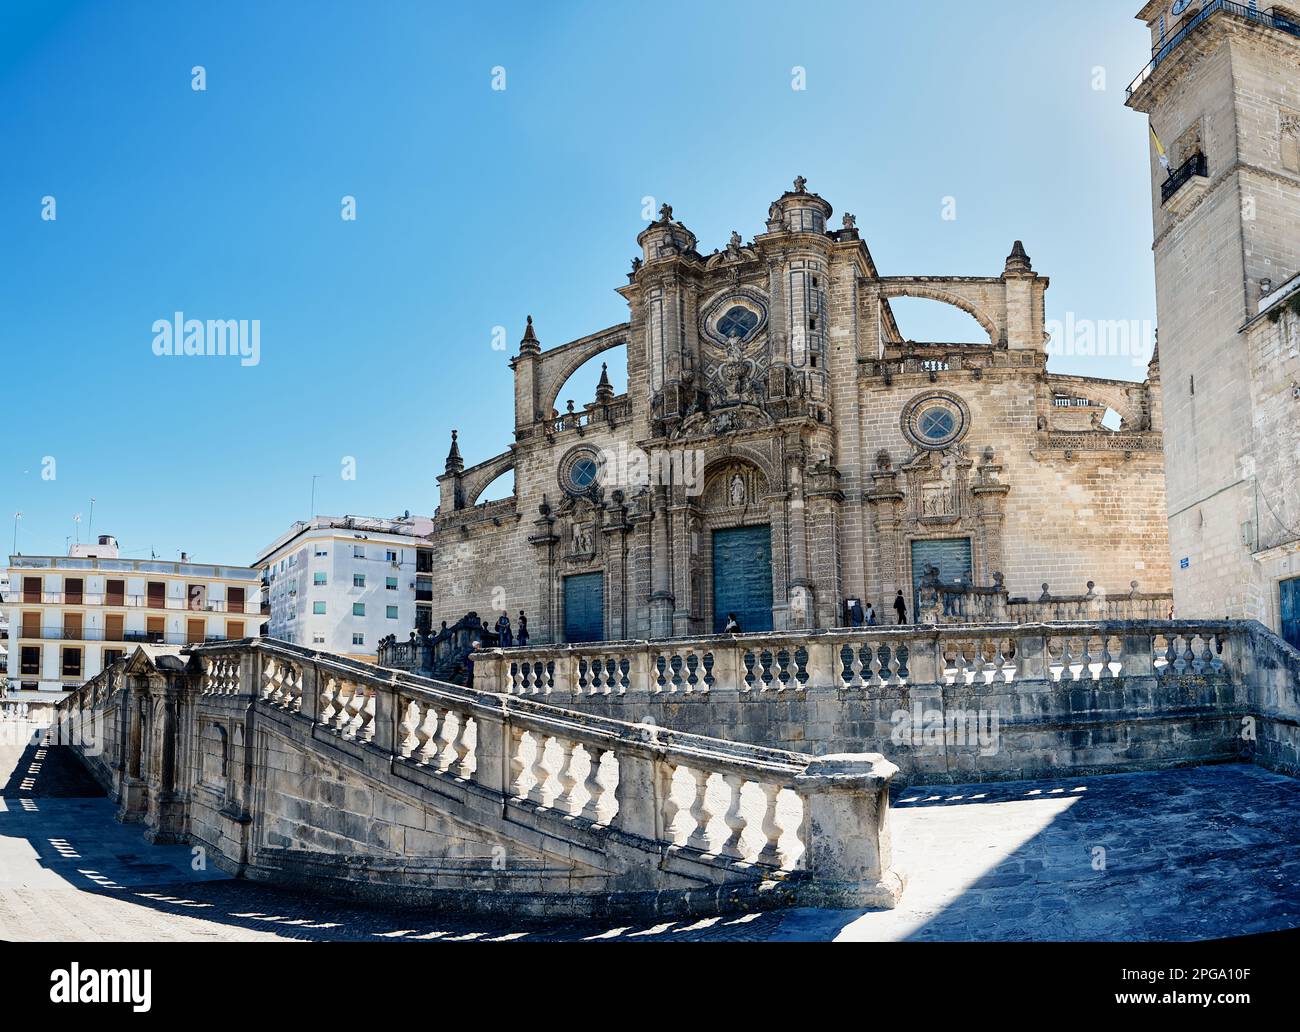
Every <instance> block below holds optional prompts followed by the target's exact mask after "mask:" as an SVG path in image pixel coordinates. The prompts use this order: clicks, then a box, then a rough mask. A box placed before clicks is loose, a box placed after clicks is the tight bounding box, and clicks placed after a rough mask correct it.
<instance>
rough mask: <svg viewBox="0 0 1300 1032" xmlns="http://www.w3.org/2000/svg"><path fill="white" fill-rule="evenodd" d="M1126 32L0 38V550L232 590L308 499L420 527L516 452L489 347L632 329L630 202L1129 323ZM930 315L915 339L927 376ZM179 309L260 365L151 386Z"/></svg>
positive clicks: (407, 22)
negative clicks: (782, 216) (453, 485)
mask: <svg viewBox="0 0 1300 1032" xmlns="http://www.w3.org/2000/svg"><path fill="white" fill-rule="evenodd" d="M1139 6H1140V4H1139V3H1138V0H1089V2H1088V3H1086V4H1081V3H1065V2H1059V0H1023V2H1016V0H1005V2H999V3H965V2H955V0H954V2H944V0H932V2H929V3H926V4H913V3H888V4H887V3H870V2H865V0H856V2H843V3H840V2H825V3H808V4H804V5H795V6H791V5H790V4H788V3H779V4H778V3H768V2H747V3H716V2H706V3H699V2H695V3H677V2H657V3H635V4H633V3H608V2H606V3H573V2H547V3H536V2H532V3H494V4H490V5H476V4H454V5H453V4H440V3H439V4H435V3H432V2H423V3H414V2H412V3H406V2H398V0H386V2H383V3H361V2H355V3H345V2H333V3H330V2H324V3H308V2H306V0H296V2H294V0H282V2H278V3H274V4H266V3H253V2H247V3H239V2H235V3H222V4H212V3H189V2H169V3H161V2H158V3H152V4H146V3H136V2H132V0H121V2H115V3H24V2H22V0H8V2H6V3H5V4H4V5H3V7H0V100H2V103H0V140H3V141H4V142H3V146H4V160H3V162H0V225H2V226H3V232H4V251H3V254H4V268H3V275H2V276H0V316H2V317H0V349H2V350H3V355H4V359H5V361H4V371H5V376H4V383H5V395H6V397H7V401H8V403H7V405H6V411H7V415H8V418H7V419H6V421H5V423H6V433H5V437H4V440H5V444H4V447H3V449H0V459H2V461H0V533H3V535H4V537H3V540H4V542H5V544H4V547H5V548H6V549H8V548H9V547H10V545H11V544H12V533H13V521H12V514H13V513H14V512H15V511H16V510H22V511H23V513H24V518H23V520H22V523H21V527H20V537H19V547H20V550H21V551H23V552H26V553H28V554H36V553H55V554H61V553H62V552H63V551H64V549H65V545H66V539H67V538H68V537H69V536H70V535H73V534H74V532H79V533H80V534H81V538H82V540H85V539H86V535H87V534H88V532H89V529H90V528H89V525H88V517H89V511H90V501H89V500H90V498H92V497H93V498H95V499H96V502H95V509H94V513H95V517H94V531H95V532H96V533H113V534H115V535H116V536H117V537H118V538H119V540H120V541H121V545H122V548H123V550H124V552H125V553H126V554H129V555H132V556H140V555H143V556H148V555H149V554H150V552H151V551H152V552H155V553H156V554H157V555H158V556H159V557H162V558H174V557H176V556H177V554H178V553H179V551H180V550H181V549H184V550H185V551H187V552H189V553H190V554H191V555H192V556H194V557H195V558H197V559H199V560H200V561H207V562H226V563H247V562H250V561H252V559H253V558H255V556H256V554H257V552H258V550H259V549H260V548H261V547H262V546H263V545H265V544H267V543H268V542H269V541H271V540H272V539H273V538H274V537H275V536H277V535H278V534H279V533H281V532H282V531H283V530H285V529H286V528H287V527H288V525H289V524H290V523H291V522H292V521H293V520H295V519H301V518H304V517H306V516H307V515H308V511H309V509H310V503H311V484H312V479H311V478H312V475H313V474H319V477H320V478H319V480H318V481H317V487H316V511H317V512H322V513H344V512H347V513H359V514H367V515H382V516H392V515H396V514H400V513H401V512H402V511H403V510H406V509H410V510H412V511H416V512H424V513H429V512H432V510H433V508H434V506H435V505H436V504H437V499H436V483H435V480H434V478H435V477H436V476H437V474H438V473H440V472H441V470H442V465H443V459H444V457H445V455H446V452H447V442H448V432H449V430H450V428H452V427H457V428H459V429H460V431H461V441H462V446H463V450H464V452H465V457H466V460H467V461H468V462H471V463H472V462H475V461H478V460H480V459H483V458H486V457H488V456H490V455H492V454H495V453H496V452H498V451H500V450H502V449H504V448H505V447H507V446H508V444H509V442H510V440H511V431H512V422H513V408H512V386H511V376H510V371H509V369H508V367H507V365H506V362H507V360H508V357H509V351H507V352H505V353H503V352H500V351H495V350H493V348H492V335H493V328H494V327H496V326H504V327H506V329H507V339H508V343H509V346H510V348H511V349H513V347H514V345H515V344H516V343H517V341H518V339H519V336H520V334H521V332H522V328H523V324H524V317H525V315H526V314H528V313H532V314H533V316H534V319H535V321H536V325H537V331H538V334H539V336H540V337H541V339H542V343H543V346H553V345H556V344H560V343H563V342H565V341H567V340H570V339H573V338H575V337H579V336H582V335H584V334H586V333H590V332H592V331H594V330H597V329H600V328H603V327H605V326H608V325H611V324H613V323H616V322H620V321H622V320H623V319H624V318H626V307H625V305H624V303H623V301H622V299H621V298H620V297H619V296H618V295H617V294H615V293H614V288H615V287H617V286H619V285H620V284H622V283H625V282H626V279H625V273H626V271H627V269H628V263H629V261H630V259H631V258H632V257H633V255H634V254H635V253H636V245H635V238H636V234H637V233H638V232H639V231H640V229H641V228H642V227H643V225H644V223H643V221H642V199H643V198H645V197H653V198H655V203H656V205H657V204H658V203H660V202H662V201H668V202H669V203H671V204H672V205H673V207H674V212H675V216H676V217H677V218H679V219H681V220H682V221H683V222H685V224H686V225H687V226H689V227H690V228H691V229H692V230H693V231H694V232H695V233H696V234H697V235H698V237H699V239H700V247H701V250H703V251H705V252H708V251H711V250H713V248H715V247H721V246H724V245H725V242H726V238H727V235H728V233H729V232H730V231H731V230H732V229H733V228H734V229H737V230H739V231H740V233H741V234H742V235H743V236H744V237H745V238H746V239H748V238H750V237H752V236H753V235H755V234H757V233H759V232H762V230H763V219H764V216H765V213H766V211H767V205H768V203H769V202H770V201H772V200H773V199H775V198H776V197H777V196H779V195H780V193H781V192H782V191H783V190H785V189H787V188H788V187H789V184H790V181H791V180H792V179H793V177H794V176H795V175H796V174H802V175H804V176H806V177H807V179H808V184H809V188H810V189H812V190H816V191H817V192H819V193H820V194H822V195H823V196H824V197H826V198H827V199H828V200H829V201H830V202H831V203H832V204H833V205H834V206H835V208H836V216H835V218H834V219H833V224H834V225H838V223H839V218H838V216H839V213H841V212H844V211H852V212H853V213H854V214H856V215H857V220H858V227H859V229H860V230H861V232H862V234H863V237H864V239H866V241H867V242H868V245H869V246H870V248H871V251H872V254H873V256H874V257H875V259H876V262H877V264H878V266H879V267H880V269H881V271H882V273H884V274H886V275H904V274H932V275H942V274H973V275H988V274H992V275H996V274H997V273H999V272H1000V271H1001V268H1002V262H1003V259H1004V258H1005V256H1006V255H1007V253H1008V251H1009V250H1010V248H1011V244H1012V241H1013V240H1014V239H1016V238H1021V239H1023V240H1024V241H1025V245H1026V248H1027V249H1028V251H1029V253H1030V255H1031V256H1032V258H1033V260H1034V265H1035V268H1036V269H1037V270H1038V271H1040V272H1042V273H1046V274H1048V275H1050V276H1051V278H1052V287H1051V289H1050V290H1049V291H1048V317H1049V319H1051V318H1056V319H1064V318H1065V315H1066V313H1067V312H1070V313H1073V314H1074V316H1075V317H1076V318H1079V319H1095V320H1154V311H1155V301H1154V287H1153V274H1152V265H1151V256H1150V241H1151V215H1150V204H1149V196H1148V172H1147V135H1146V133H1147V131H1146V122H1145V119H1144V118H1142V117H1141V116H1139V115H1137V114H1135V113H1133V112H1130V111H1128V110H1127V109H1126V108H1125V107H1124V106H1123V97H1124V86H1125V85H1126V84H1127V82H1128V81H1129V79H1130V78H1131V77H1132V76H1133V75H1134V74H1135V73H1136V72H1137V71H1138V69H1139V68H1140V67H1141V66H1142V64H1143V63H1144V62H1145V60H1146V58H1147V56H1148V52H1147V45H1148V41H1147V37H1146V32H1145V29H1144V27H1143V26H1142V25H1141V24H1140V23H1139V22H1137V21H1135V20H1134V18H1133V15H1134V14H1135V12H1136V10H1137V9H1138V7H1139ZM196 65H201V66H203V67H204V69H205V72H206V86H207V88H206V90H204V91H202V92H198V91H195V90H193V89H192V88H191V78H192V76H191V69H192V68H193V67H194V66H196ZM496 66H501V67H504V68H505V70H506V89H505V90H504V91H494V90H493V89H492V88H491V84H492V69H493V68H494V67H496ZM795 66H801V67H803V68H804V69H806V83H807V88H806V89H805V90H802V91H795V90H792V89H791V69H792V68H793V67H795ZM1097 68H1101V69H1104V72H1105V89H1095V88H1094V82H1095V77H1096V72H1095V69H1097ZM344 195H351V196H353V197H355V198H356V204H357V218H356V220H355V221H351V222H349V221H344V220H343V219H341V218H340V208H341V198H342V197H343V196H344ZM47 196H52V197H54V198H55V204H56V213H57V219H56V220H54V221H48V220H44V219H42V217H41V214H42V198H44V197H47ZM945 197H952V198H954V199H955V201H956V213H957V218H956V219H955V220H945V219H943V218H942V217H941V213H942V206H943V199H944V198H945ZM934 307H935V306H926V305H924V304H922V305H921V306H920V307H918V308H916V309H915V311H914V310H913V308H912V307H911V306H908V307H907V309H906V310H904V309H903V308H900V309H899V317H900V322H901V323H902V328H903V330H904V331H905V332H906V333H907V334H908V335H909V336H911V337H913V338H915V339H953V338H955V336H956V334H957V332H959V330H960V328H961V326H962V323H961V322H960V321H961V320H965V319H966V317H965V316H964V315H961V314H960V313H955V317H956V319H957V320H958V322H956V323H954V321H953V317H952V316H951V315H950V314H949V313H948V310H946V309H944V308H943V307H942V306H938V308H937V311H936V312H934V313H933V314H927V311H926V309H927V308H934ZM176 311H183V312H184V313H185V314H186V316H187V317H192V318H199V319H258V320H260V322H261V361H260V364H258V365H257V366H255V367H242V366H241V365H240V364H239V363H238V361H237V360H232V359H222V358H215V357H214V358H188V359H169V358H166V357H158V356H156V355H154V353H153V350H152V348H151V342H152V340H153V336H154V335H153V331H152V325H153V323H154V321H155V320H158V319H170V318H172V315H173V313H174V312H176ZM971 325H973V324H971ZM1052 368H1053V369H1055V370H1059V371H1062V372H1081V373H1087V374H1092V375H1103V376H1121V377H1127V378H1140V376H1141V370H1140V369H1139V368H1137V367H1135V365H1134V363H1133V361H1132V360H1131V359H1129V358H1112V359H1090V358H1086V357H1083V356H1078V357H1074V358H1069V359H1067V358H1061V359H1059V360H1058V359H1054V360H1053V362H1052ZM595 376H596V371H595V370H589V371H584V373H580V374H579V376H578V377H577V378H576V379H575V381H574V383H573V389H572V391H566V392H565V393H564V394H563V395H562V397H568V396H573V397H574V398H575V399H576V400H577V401H578V402H579V403H581V402H583V401H585V400H588V399H589V398H590V397H591V396H592V394H593V389H594V383H595ZM623 380H624V377H623V371H622V370H617V371H615V384H616V386H618V387H620V389H621V387H622V385H623ZM47 456H49V457H53V458H54V460H55V463H56V465H55V467H54V472H55V476H54V478H53V479H43V477H42V469H43V468H48V463H46V464H45V465H44V466H43V462H44V460H45V458H46V457H47ZM349 456H350V457H352V458H354V459H355V463H356V478H355V480H345V479H343V477H342V476H341V471H342V469H343V463H344V458H345V457H349ZM78 512H80V513H82V514H83V515H84V516H85V517H86V519H85V520H84V521H83V522H82V523H81V525H80V528H77V527H76V526H75V525H74V522H73V519H72V517H73V514H74V513H78Z"/></svg>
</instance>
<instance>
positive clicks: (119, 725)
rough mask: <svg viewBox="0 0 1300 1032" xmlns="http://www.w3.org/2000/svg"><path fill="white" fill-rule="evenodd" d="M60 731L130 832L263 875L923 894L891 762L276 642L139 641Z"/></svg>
mask: <svg viewBox="0 0 1300 1032" xmlns="http://www.w3.org/2000/svg"><path fill="white" fill-rule="evenodd" d="M604 673H605V672H604V671H603V669H602V676H603V675H604ZM59 716H60V721H59V735H60V739H61V740H63V741H65V742H67V743H68V744H71V745H73V746H74V747H76V748H77V751H78V752H79V754H80V755H82V756H83V758H84V760H85V762H86V764H87V766H88V767H89V769H90V770H91V771H92V772H93V773H94V774H95V775H96V776H97V777H98V778H99V779H100V780H101V781H102V782H103V783H104V784H105V786H106V788H107V789H108V791H109V792H110V793H111V794H112V795H113V797H114V798H115V799H117V800H118V802H119V804H120V811H119V816H120V818H121V819H123V820H140V821H143V822H144V823H145V824H146V830H147V833H148V834H149V836H150V837H151V838H152V839H154V840H155V841H186V842H190V843H193V844H195V845H197V846H200V847H202V848H203V849H204V850H206V851H207V853H208V855H209V857H210V859H211V860H212V861H213V862H215V863H217V864H218V865H219V866H221V867H222V868H224V869H227V870H231V871H233V872H235V873H238V874H242V875H245V876H248V877H251V878H258V879H264V880H270V881H276V882H279V883H282V884H293V885H296V886H299V887H308V888H314V889H316V890H318V891H323V892H331V893H343V894H348V895H363V896H374V897H381V898H391V897H393V896H395V895H400V896H401V898H404V899H409V900H412V901H419V902H434V903H439V904H445V905H448V906H455V907H458V908H469V909H484V910H492V909H509V910H511V911H512V912H515V913H539V914H543V913H544V914H552V913H557V912H563V913H583V914H601V915H613V914H616V913H628V914H631V913H637V914H646V913H686V914H690V913H706V912H707V913H712V912H718V911H721V910H727V909H733V908H736V907H740V906H747V907H753V906H776V905H789V904H794V903H806V904H810V905H830V906H892V905H893V904H894V903H895V902H896V900H897V898H898V894H899V892H900V891H901V889H902V879H901V878H900V876H899V875H898V874H897V872H895V871H894V870H893V868H892V863H891V853H890V843H889V829H888V811H889V805H888V784H889V781H890V779H891V778H892V776H893V774H894V773H895V770H896V768H895V767H894V765H893V764H892V763H890V762H888V761H887V760H885V759H883V758H882V757H880V756H867V755H837V756H821V757H813V756H810V755H807V754H802V753H798V752H794V751H790V750H782V749H774V748H770V747H766V746H762V745H757V744H744V743H732V742H727V741H719V740H714V739H708V738H703V737H701V736H698V735H694V734H690V733H686V732H683V731H677V730H669V729H668V728H666V727H661V726H656V725H653V724H647V723H644V722H639V723H634V722H628V721H623V720H618V719H613V718H610V717H605V716H600V715H596V714H583V713H576V712H573V711H572V710H564V709H559V708H556V707H555V706H553V705H549V704H546V703H543V702H540V701H537V700H533V699H529V698H520V697H507V696H503V695H500V694H496V693H492V692H488V691H484V690H477V689H467V688H461V687H458V686H455V685H451V684H445V683H442V682H437V681H433V680H429V679H425V678H421V677H416V676H413V675H409V674H404V673H401V672H394V671H390V670H383V669H378V668H376V667H374V666H371V665H368V664H365V663H359V662H355V661H351V660H347V659H343V658H341V657H334V656H329V655H323V654H321V653H316V652H313V651H311V650H309V649H305V648H302V647H300V646H294V645H289V644H285V643H281V642H275V641H269V640H266V639H255V640H253V641H251V642H241V643H231V644H225V643H222V644H213V645H210V646H207V645H204V646H194V647H193V648H191V649H187V650H184V652H183V653H180V654H173V655H167V656H161V657H160V656H158V655H156V654H154V653H150V652H148V651H146V650H144V649H140V650H137V652H135V653H134V654H132V655H131V656H129V657H127V658H125V659H124V660H122V661H119V662H118V663H116V664H114V665H113V666H111V667H110V668H108V669H107V670H106V671H105V672H104V673H102V674H101V675H99V676H97V677H96V678H93V679H92V680H91V681H89V682H87V683H86V684H85V685H84V686H82V687H81V688H80V689H79V690H77V691H75V692H73V693H72V694H71V695H69V696H68V698H67V699H65V700H64V701H63V702H62V703H61V704H60V707H59Z"/></svg>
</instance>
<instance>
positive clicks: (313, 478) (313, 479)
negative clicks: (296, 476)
mask: <svg viewBox="0 0 1300 1032" xmlns="http://www.w3.org/2000/svg"><path fill="white" fill-rule="evenodd" d="M319 479H320V474H319V473H313V474H312V475H311V511H310V512H309V513H308V516H307V518H308V519H313V518H314V517H315V516H316V481H317V480H319Z"/></svg>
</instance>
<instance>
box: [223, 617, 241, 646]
mask: <svg viewBox="0 0 1300 1032" xmlns="http://www.w3.org/2000/svg"><path fill="white" fill-rule="evenodd" d="M243 636H244V621H243V620H228V621H226V637H227V638H230V639H231V640H232V641H233V640H236V639H238V638H242V637H243Z"/></svg>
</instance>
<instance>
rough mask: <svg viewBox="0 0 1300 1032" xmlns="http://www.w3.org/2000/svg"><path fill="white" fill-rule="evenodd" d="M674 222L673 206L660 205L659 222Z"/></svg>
mask: <svg viewBox="0 0 1300 1032" xmlns="http://www.w3.org/2000/svg"><path fill="white" fill-rule="evenodd" d="M672 220H673V206H672V205H671V204H661V205H659V221H660V222H664V223H668V222H672Z"/></svg>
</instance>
